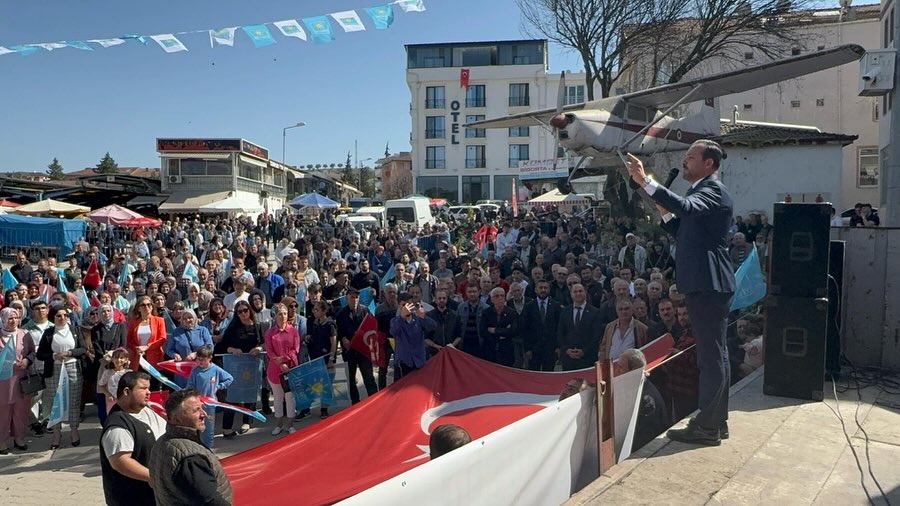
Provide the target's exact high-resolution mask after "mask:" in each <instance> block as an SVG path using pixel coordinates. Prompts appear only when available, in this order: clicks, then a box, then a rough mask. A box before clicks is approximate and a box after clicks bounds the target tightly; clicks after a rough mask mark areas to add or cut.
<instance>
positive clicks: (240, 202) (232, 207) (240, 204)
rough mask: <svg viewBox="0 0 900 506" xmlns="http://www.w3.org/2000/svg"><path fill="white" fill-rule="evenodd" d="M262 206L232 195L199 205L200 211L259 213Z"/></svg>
mask: <svg viewBox="0 0 900 506" xmlns="http://www.w3.org/2000/svg"><path fill="white" fill-rule="evenodd" d="M262 211H263V208H262V206H261V205H259V203H257V202H250V201H247V200H244V199H242V198H240V197H236V196H234V195H232V196H231V197H228V198H226V199H223V200H217V201H215V202H210V203H209V204H204V205H202V206H200V212H201V213H208V214H212V213H240V212H244V213H261V212H262Z"/></svg>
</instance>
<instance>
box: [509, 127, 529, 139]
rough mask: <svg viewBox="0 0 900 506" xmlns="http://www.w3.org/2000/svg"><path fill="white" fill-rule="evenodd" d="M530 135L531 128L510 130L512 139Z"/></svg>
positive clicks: (511, 128)
mask: <svg viewBox="0 0 900 506" xmlns="http://www.w3.org/2000/svg"><path fill="white" fill-rule="evenodd" d="M529 135H531V127H527V126H520V127H510V128H509V136H510V137H528V136H529Z"/></svg>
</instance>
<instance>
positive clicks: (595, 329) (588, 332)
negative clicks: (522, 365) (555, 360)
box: [556, 283, 603, 371]
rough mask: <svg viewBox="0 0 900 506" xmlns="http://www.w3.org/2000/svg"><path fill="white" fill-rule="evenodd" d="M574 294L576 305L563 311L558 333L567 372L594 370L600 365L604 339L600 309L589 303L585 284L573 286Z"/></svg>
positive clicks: (561, 357)
mask: <svg viewBox="0 0 900 506" xmlns="http://www.w3.org/2000/svg"><path fill="white" fill-rule="evenodd" d="M570 295H571V297H572V305H571V306H566V307H564V308H562V310H561V311H560V313H559V324H558V325H557V330H556V338H557V340H558V344H559V361H560V363H561V364H562V369H563V371H574V370H576V369H584V368H587V367H592V366H593V365H594V363H595V362H597V353H598V352H599V351H600V338H602V337H603V327H602V326H601V321H600V310H598V309H597V308H595V307H593V306H591V305H590V304H588V303H587V290H585V289H584V285H582V284H581V283H575V284H574V285H572V288H571V290H570Z"/></svg>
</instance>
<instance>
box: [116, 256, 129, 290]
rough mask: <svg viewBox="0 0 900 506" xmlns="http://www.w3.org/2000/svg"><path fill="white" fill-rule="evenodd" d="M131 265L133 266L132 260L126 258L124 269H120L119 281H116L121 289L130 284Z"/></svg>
mask: <svg viewBox="0 0 900 506" xmlns="http://www.w3.org/2000/svg"><path fill="white" fill-rule="evenodd" d="M130 265H131V259H130V258H128V257H125V265H123V266H122V268H121V269H119V279H117V280H116V282H117V283H119V286H120V287H124V286H125V283H127V282H128V271H129V269H128V266H130Z"/></svg>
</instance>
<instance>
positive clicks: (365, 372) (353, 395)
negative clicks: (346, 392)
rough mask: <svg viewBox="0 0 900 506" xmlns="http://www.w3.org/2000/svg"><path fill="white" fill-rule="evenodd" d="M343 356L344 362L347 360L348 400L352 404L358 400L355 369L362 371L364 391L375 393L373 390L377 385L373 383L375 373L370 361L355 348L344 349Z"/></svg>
mask: <svg viewBox="0 0 900 506" xmlns="http://www.w3.org/2000/svg"><path fill="white" fill-rule="evenodd" d="M343 357H344V362H347V369H348V371H347V383H348V384H349V388H350V402H351V403H353V404H356V403H357V402H359V387H357V386H356V371H357V370H358V371H359V372H361V373H362V377H363V384H364V385H365V386H366V393H368V394H369V395H375V392H377V391H378V385H377V384H376V383H375V374H374V373H373V372H372V362H370V361H369V359H367V358H366V357H364V356H362V355H361V354H360V353H359V352H358V351H356V350H347V351H345V352H344V355H343Z"/></svg>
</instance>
